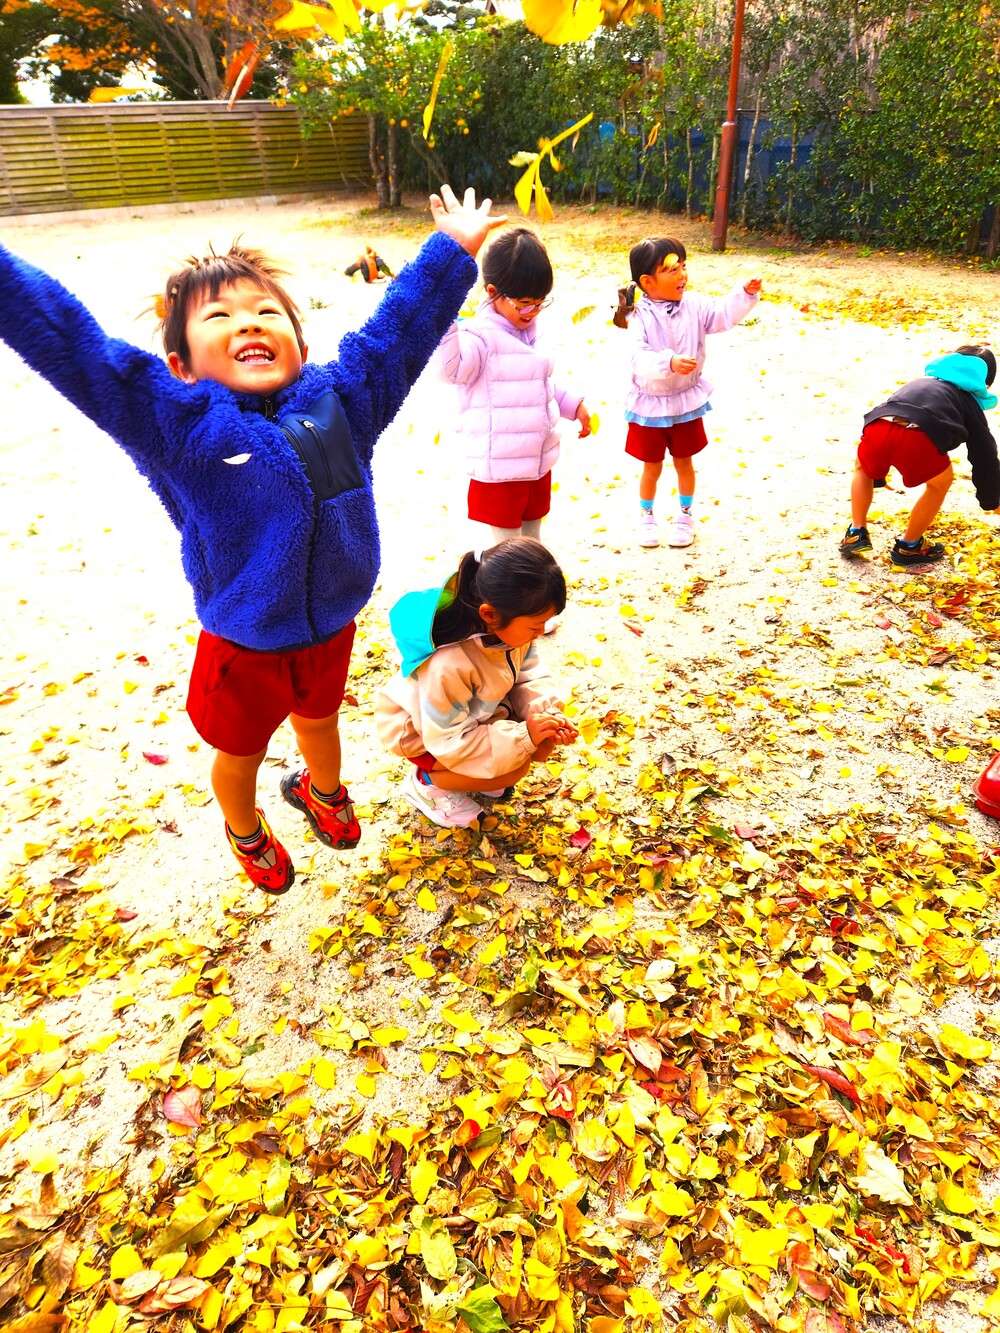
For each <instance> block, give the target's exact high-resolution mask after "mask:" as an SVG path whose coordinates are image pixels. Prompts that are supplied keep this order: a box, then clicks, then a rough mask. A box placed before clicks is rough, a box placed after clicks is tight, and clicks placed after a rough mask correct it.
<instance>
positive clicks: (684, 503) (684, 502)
mask: <svg viewBox="0 0 1000 1333" xmlns="http://www.w3.org/2000/svg"><path fill="white" fill-rule="evenodd" d="M677 498H678V500H680V502H681V513H682V514H690V512H691V506H692V505H693V504H694V496H693V495H679V496H678V497H677Z"/></svg>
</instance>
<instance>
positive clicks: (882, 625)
mask: <svg viewBox="0 0 1000 1333" xmlns="http://www.w3.org/2000/svg"><path fill="white" fill-rule="evenodd" d="M875 626H876V628H877V629H892V621H891V620H886V619H885V617H884V616H882V617H880V618H879V619H878V620H876V621H875Z"/></svg>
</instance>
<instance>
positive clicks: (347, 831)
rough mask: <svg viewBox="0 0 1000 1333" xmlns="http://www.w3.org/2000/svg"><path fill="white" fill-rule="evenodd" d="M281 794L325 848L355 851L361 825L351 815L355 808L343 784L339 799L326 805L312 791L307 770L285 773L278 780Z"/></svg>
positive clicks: (359, 838)
mask: <svg viewBox="0 0 1000 1333" xmlns="http://www.w3.org/2000/svg"><path fill="white" fill-rule="evenodd" d="M281 794H282V796H284V798H285V800H286V801H287V802H288V804H289V805H294V806H295V808H296V810H298V811H299V813H300V814H303V815H305V817H306V819H308V820H309V823H310V824H311V826H312V831H313V832H314V833H315V834H316V837H317V838H319V840H320V842H322V843H325V844H326V846H327V847H357V845H358V843H359V842H360V841H361V825H360V824H359V823H358V820H357V816H356V815H355V813H354V805H353V804H352V802H351V798H350V795H349V794H348V791H347V788H346V787H345V786H344V784H343V783H341V784H340V796H339V798H338V799H337V800H336V801H333V802H331V803H330V804H327V802H326V801H321V800H320V799H319V797H318V796H317V795H316V793H315V791H314V790H313V785H312V782H311V781H310V778H309V770H308V769H307V768H304V769H303V770H302V771H301V773H286V774H285V776H284V777H283V778H282V779H281Z"/></svg>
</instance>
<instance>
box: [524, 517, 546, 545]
mask: <svg viewBox="0 0 1000 1333" xmlns="http://www.w3.org/2000/svg"><path fill="white" fill-rule="evenodd" d="M521 536H522V537H534V539H535V541H536V542H540V541H541V540H542V520H541V519H540V518H524V519H522V520H521Z"/></svg>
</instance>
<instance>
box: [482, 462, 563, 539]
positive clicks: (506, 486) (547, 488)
mask: <svg viewBox="0 0 1000 1333" xmlns="http://www.w3.org/2000/svg"><path fill="white" fill-rule="evenodd" d="M551 507H552V473H551V471H550V472H546V474H545V476H544V477H539V478H538V480H537V481H476V479H475V478H473V479H472V481H470V482H469V517H470V518H471V519H472V521H473V522H474V523H488V524H489V525H490V527H492V528H519V527H520V526H521V524H522V523H524V522H530V521H531V520H532V519H537V518H544V517H545V515H546V514H547V513H548V512H549V510H550V509H551Z"/></svg>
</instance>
